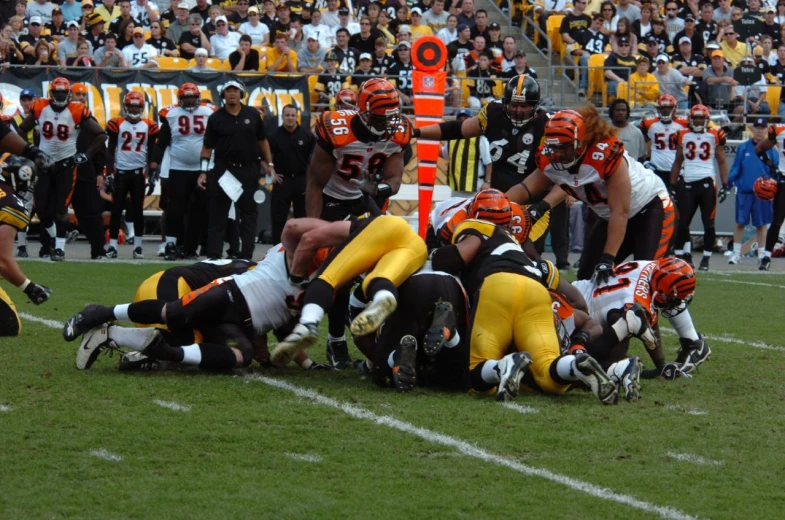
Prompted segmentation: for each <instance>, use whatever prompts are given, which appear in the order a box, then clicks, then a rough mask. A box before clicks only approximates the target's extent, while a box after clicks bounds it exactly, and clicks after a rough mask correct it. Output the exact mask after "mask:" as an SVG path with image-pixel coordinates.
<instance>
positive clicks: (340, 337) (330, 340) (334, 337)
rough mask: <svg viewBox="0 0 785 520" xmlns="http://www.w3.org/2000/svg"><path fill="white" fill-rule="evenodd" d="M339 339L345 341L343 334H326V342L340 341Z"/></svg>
mask: <svg viewBox="0 0 785 520" xmlns="http://www.w3.org/2000/svg"><path fill="white" fill-rule="evenodd" d="M341 341H346V335H345V334H344V335H343V336H333V335H332V334H327V342H328V343H340V342H341Z"/></svg>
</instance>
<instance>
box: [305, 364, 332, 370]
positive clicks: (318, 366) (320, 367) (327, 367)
mask: <svg viewBox="0 0 785 520" xmlns="http://www.w3.org/2000/svg"><path fill="white" fill-rule="evenodd" d="M332 369H333V367H331V366H330V365H328V364H326V363H314V364H313V365H311V366H309V367H308V370H332Z"/></svg>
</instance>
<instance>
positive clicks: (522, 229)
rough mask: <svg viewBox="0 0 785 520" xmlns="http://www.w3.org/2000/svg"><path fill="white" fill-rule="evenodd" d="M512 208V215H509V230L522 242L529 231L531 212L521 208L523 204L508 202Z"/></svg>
mask: <svg viewBox="0 0 785 520" xmlns="http://www.w3.org/2000/svg"><path fill="white" fill-rule="evenodd" d="M510 206H511V208H512V216H511V217H510V232H511V233H512V234H513V236H515V239H516V240H517V241H518V242H519V243H521V244H523V243H524V242H525V241H526V239H527V238H528V237H529V233H531V230H532V226H534V222H532V216H531V214H530V213H529V212H528V211H526V210H525V209H523V206H521V205H520V204H518V203H517V202H510Z"/></svg>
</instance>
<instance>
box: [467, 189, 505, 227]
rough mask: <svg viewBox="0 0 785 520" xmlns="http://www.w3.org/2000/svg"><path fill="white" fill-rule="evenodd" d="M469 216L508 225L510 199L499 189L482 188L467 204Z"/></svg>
mask: <svg viewBox="0 0 785 520" xmlns="http://www.w3.org/2000/svg"><path fill="white" fill-rule="evenodd" d="M469 218H476V219H478V220H484V221H486V222H490V223H492V224H498V225H500V226H508V225H509V224H510V219H511V218H512V208H511V207H510V199H508V198H507V195H505V194H504V193H502V192H501V191H499V190H495V189H493V188H491V189H488V190H482V191H481V192H479V193H478V194H477V195H475V196H474V198H473V199H472V202H471V204H469Z"/></svg>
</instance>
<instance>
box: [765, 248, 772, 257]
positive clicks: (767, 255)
mask: <svg viewBox="0 0 785 520" xmlns="http://www.w3.org/2000/svg"><path fill="white" fill-rule="evenodd" d="M763 256H765V257H766V258H771V251H766V250H765V249H764V250H763Z"/></svg>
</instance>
